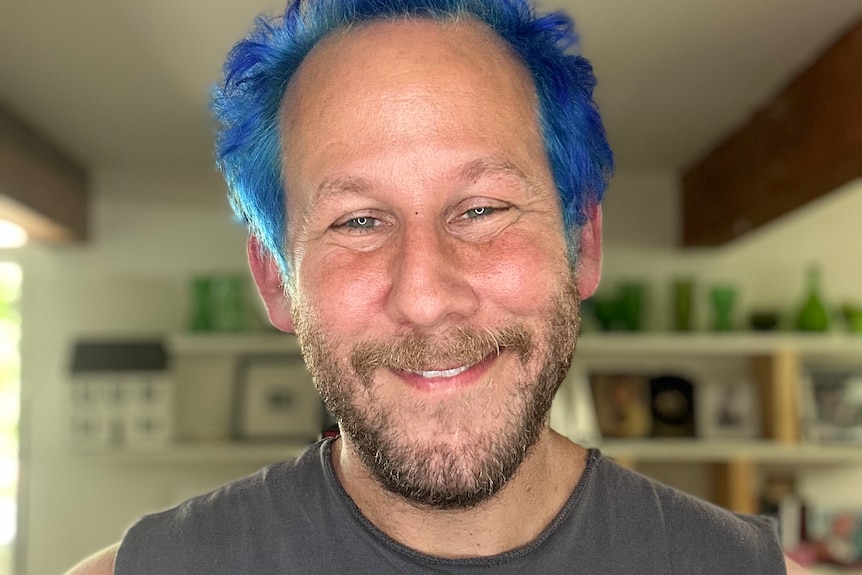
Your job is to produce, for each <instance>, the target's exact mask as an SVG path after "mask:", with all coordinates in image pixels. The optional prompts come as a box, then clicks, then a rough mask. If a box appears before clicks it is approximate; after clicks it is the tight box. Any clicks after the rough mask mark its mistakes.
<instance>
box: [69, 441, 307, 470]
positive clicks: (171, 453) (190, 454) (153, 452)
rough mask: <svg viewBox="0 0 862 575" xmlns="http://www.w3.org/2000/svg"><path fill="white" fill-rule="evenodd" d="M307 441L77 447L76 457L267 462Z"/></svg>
mask: <svg viewBox="0 0 862 575" xmlns="http://www.w3.org/2000/svg"><path fill="white" fill-rule="evenodd" d="M309 445H310V442H306V443H244V442H239V441H237V442H219V443H216V442H213V443H207V442H200V443H179V444H174V445H166V446H164V447H153V448H146V449H144V448H125V449H122V448H118V449H99V450H86V451H78V452H76V453H75V454H76V455H77V456H78V457H82V458H87V459H90V460H92V461H93V462H98V463H120V464H124V465H125V464H135V463H140V464H146V465H157V464H170V465H175V464H195V465H197V464H209V463H213V464H220V465H223V464H254V465H266V464H269V463H275V462H277V461H284V460H286V459H294V458H296V457H299V456H300V455H301V454H302V452H303V451H305V450H306V449H307V448H308V446H309Z"/></svg>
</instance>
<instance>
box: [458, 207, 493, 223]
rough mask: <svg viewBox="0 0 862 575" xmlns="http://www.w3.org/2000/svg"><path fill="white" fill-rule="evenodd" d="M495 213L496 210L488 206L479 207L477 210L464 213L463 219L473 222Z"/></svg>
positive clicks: (471, 209) (472, 209)
mask: <svg viewBox="0 0 862 575" xmlns="http://www.w3.org/2000/svg"><path fill="white" fill-rule="evenodd" d="M496 211H497V208H491V207H488V206H481V207H478V208H470V209H469V210H467V211H466V212H464V215H463V217H465V218H467V219H469V220H475V219H476V218H481V217H483V216H489V215H491V214H493V213H494V212H496Z"/></svg>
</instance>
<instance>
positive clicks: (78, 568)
mask: <svg viewBox="0 0 862 575" xmlns="http://www.w3.org/2000/svg"><path fill="white" fill-rule="evenodd" d="M119 547H120V544H119V543H115V544H114V545H111V546H110V547H108V548H106V549H102V550H101V551H99V552H98V553H95V554H93V555H91V556H89V557H87V558H86V559H84V560H83V561H81V562H80V563H78V564H77V565H75V566H74V567H72V569H70V570H69V571H67V572H66V575H114V559H116V558H117V549H119Z"/></svg>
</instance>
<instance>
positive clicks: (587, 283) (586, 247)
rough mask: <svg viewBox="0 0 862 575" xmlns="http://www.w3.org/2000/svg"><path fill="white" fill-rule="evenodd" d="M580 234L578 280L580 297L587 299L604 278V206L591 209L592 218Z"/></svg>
mask: <svg viewBox="0 0 862 575" xmlns="http://www.w3.org/2000/svg"><path fill="white" fill-rule="evenodd" d="M578 232H579V233H580V236H581V237H580V241H579V242H578V262H577V275H576V280H577V284H578V295H579V296H580V298H581V299H582V300H585V299H587V298H588V297H590V296H591V295H593V294H594V293H595V292H596V288H598V287H599V279H600V278H601V276H602V206H601V205H596V206H594V207H592V208H590V218H589V220H587V223H585V224H584V225H582V226H581V227H580V228H579V229H578Z"/></svg>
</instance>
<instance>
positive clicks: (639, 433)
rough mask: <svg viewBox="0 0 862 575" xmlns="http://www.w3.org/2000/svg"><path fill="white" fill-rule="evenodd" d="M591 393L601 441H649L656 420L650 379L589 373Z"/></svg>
mask: <svg viewBox="0 0 862 575" xmlns="http://www.w3.org/2000/svg"><path fill="white" fill-rule="evenodd" d="M589 380H590V391H591V393H592V396H593V401H594V403H595V411H596V419H597V421H598V426H599V431H600V432H601V435H602V438H605V439H634V438H643V437H649V436H650V435H651V433H652V427H653V416H652V408H651V397H650V380H649V377H648V376H645V375H641V374H633V373H590V375H589Z"/></svg>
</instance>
